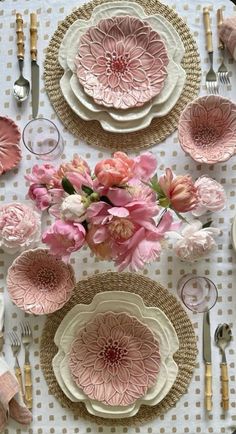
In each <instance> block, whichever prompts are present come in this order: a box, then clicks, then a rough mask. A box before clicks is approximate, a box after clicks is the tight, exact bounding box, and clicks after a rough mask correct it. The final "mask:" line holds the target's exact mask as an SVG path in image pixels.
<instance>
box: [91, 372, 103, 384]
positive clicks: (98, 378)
mask: <svg viewBox="0 0 236 434" xmlns="http://www.w3.org/2000/svg"><path fill="white" fill-rule="evenodd" d="M90 379H91V382H92V383H93V384H102V383H103V378H102V374H101V372H99V371H95V370H93V371H92V372H91V374H90Z"/></svg>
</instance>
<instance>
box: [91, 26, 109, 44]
mask: <svg viewBox="0 0 236 434" xmlns="http://www.w3.org/2000/svg"><path fill="white" fill-rule="evenodd" d="M89 33H90V37H91V39H92V41H97V42H98V41H99V42H102V41H103V39H104V37H105V36H106V35H105V33H104V32H103V31H102V30H101V29H99V28H98V27H91V28H90V30H89Z"/></svg>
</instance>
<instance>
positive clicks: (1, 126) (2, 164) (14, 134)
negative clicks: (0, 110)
mask: <svg viewBox="0 0 236 434" xmlns="http://www.w3.org/2000/svg"><path fill="white" fill-rule="evenodd" d="M20 138H21V133H20V130H19V128H18V126H17V125H16V124H15V122H14V121H13V120H12V119H10V118H7V117H3V116H0V175H2V174H3V173H5V172H8V171H9V170H11V169H13V168H14V167H16V166H17V165H18V164H19V162H20V160H21V148H20Z"/></svg>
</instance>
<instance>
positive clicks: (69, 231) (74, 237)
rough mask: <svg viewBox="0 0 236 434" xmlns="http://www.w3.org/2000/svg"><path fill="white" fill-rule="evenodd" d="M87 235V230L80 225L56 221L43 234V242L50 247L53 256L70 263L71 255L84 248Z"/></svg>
mask: <svg viewBox="0 0 236 434" xmlns="http://www.w3.org/2000/svg"><path fill="white" fill-rule="evenodd" d="M85 235H86V231H85V228H84V226H83V225H81V224H80V223H73V222H64V221H63V220H56V221H55V223H53V224H52V226H51V227H50V228H49V229H48V230H47V231H46V232H45V233H44V234H43V237H42V241H43V243H45V244H47V245H48V246H49V248H50V252H51V253H52V254H53V255H56V256H58V257H60V258H62V259H63V260H64V261H68V259H69V257H70V255H71V253H73V252H76V251H77V250H79V249H80V248H81V247H82V246H83V244H84V242H85Z"/></svg>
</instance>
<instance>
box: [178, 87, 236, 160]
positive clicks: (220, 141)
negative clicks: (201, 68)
mask: <svg viewBox="0 0 236 434" xmlns="http://www.w3.org/2000/svg"><path fill="white" fill-rule="evenodd" d="M178 133H179V142H180V145H181V147H182V149H183V150H184V151H185V152H186V153H187V154H189V155H190V156H191V157H192V158H193V160H195V161H197V162H200V163H206V164H215V163H220V162H223V161H227V160H228V159H229V158H230V157H232V155H234V153H235V150H236V104H234V103H233V102H232V101H230V100H228V99H226V98H223V97H221V96H216V95H210V96H204V97H200V98H197V99H195V100H194V101H192V102H190V103H189V104H188V105H187V107H186V108H185V109H184V111H183V112H182V114H181V116H180V119H179V126H178Z"/></svg>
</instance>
